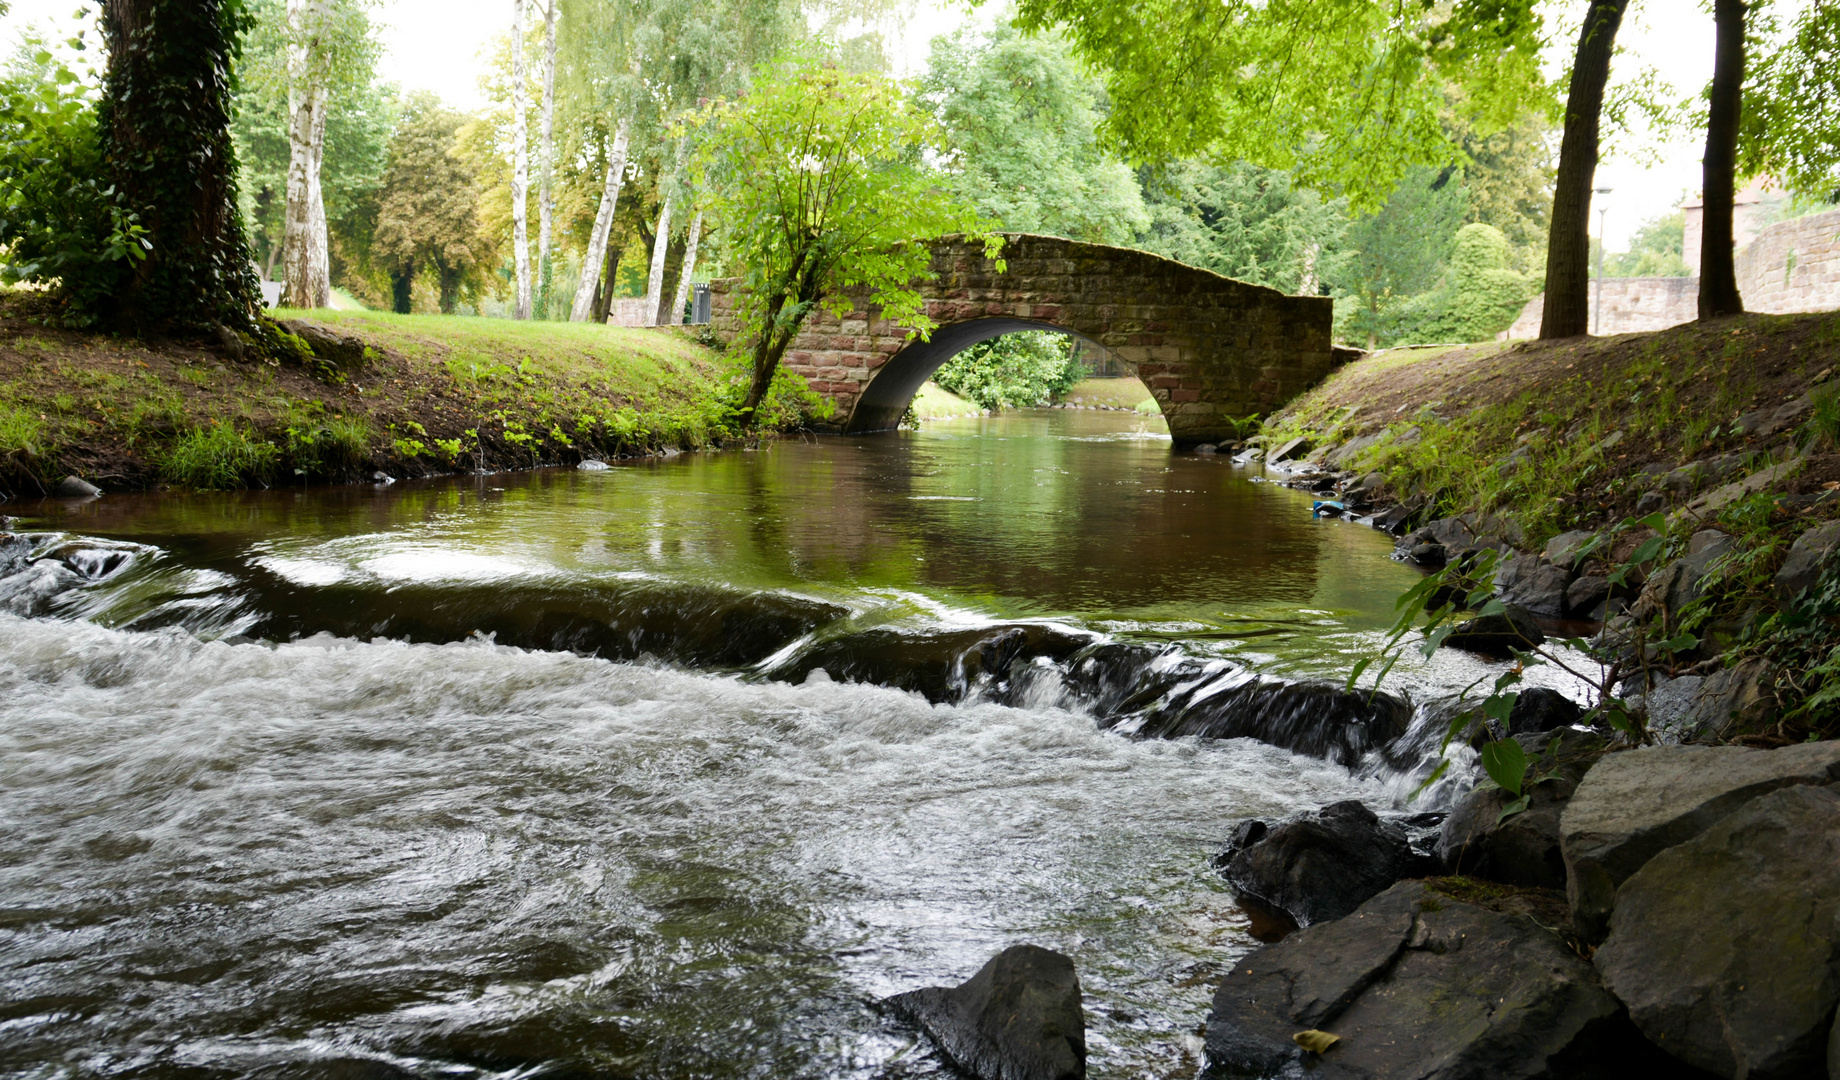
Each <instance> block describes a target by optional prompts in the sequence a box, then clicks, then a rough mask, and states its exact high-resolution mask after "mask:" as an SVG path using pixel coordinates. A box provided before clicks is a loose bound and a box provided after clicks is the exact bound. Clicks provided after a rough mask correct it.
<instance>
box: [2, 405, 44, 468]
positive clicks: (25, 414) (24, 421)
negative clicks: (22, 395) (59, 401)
mask: <svg viewBox="0 0 1840 1080" xmlns="http://www.w3.org/2000/svg"><path fill="white" fill-rule="evenodd" d="M44 428H45V425H44V421H42V420H40V419H39V418H38V414H37V413H35V412H33V411H32V410H30V409H27V408H21V407H20V406H17V405H0V457H11V456H12V455H14V454H28V455H36V454H40V453H43V452H44V450H45V449H46V447H45V443H44Z"/></svg>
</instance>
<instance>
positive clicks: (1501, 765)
mask: <svg viewBox="0 0 1840 1080" xmlns="http://www.w3.org/2000/svg"><path fill="white" fill-rule="evenodd" d="M1482 771H1483V772H1486V773H1488V774H1489V779H1490V780H1493V781H1495V783H1496V784H1498V785H1500V786H1501V789H1502V790H1503V791H1506V792H1508V793H1509V794H1511V795H1519V794H1520V793H1521V780H1522V779H1524V778H1525V777H1526V775H1527V751H1525V750H1522V749H1521V744H1520V743H1517V742H1515V741H1514V740H1513V739H1497V740H1496V741H1494V742H1492V743H1488V744H1487V745H1485V746H1483V748H1482Z"/></svg>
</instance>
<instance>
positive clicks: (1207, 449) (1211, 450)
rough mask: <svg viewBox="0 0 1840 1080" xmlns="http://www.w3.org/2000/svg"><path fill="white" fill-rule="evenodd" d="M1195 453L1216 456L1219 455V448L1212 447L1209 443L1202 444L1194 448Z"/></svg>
mask: <svg viewBox="0 0 1840 1080" xmlns="http://www.w3.org/2000/svg"><path fill="white" fill-rule="evenodd" d="M1195 453H1197V454H1218V453H1220V447H1218V446H1216V445H1214V444H1213V443H1211V442H1204V443H1202V444H1201V445H1200V446H1197V447H1195Z"/></svg>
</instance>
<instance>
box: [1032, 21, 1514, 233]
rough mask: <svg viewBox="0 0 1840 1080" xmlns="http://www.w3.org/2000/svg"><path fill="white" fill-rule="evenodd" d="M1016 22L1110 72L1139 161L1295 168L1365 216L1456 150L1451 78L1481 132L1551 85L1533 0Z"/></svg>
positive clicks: (1502, 123)
mask: <svg viewBox="0 0 1840 1080" xmlns="http://www.w3.org/2000/svg"><path fill="white" fill-rule="evenodd" d="M1017 24H1018V25H1019V26H1021V27H1023V28H1024V29H1028V30H1046V29H1049V28H1050V27H1055V26H1059V27H1062V28H1063V29H1064V31H1065V32H1066V34H1067V36H1068V39H1069V40H1070V41H1071V42H1072V44H1073V47H1074V49H1075V51H1076V52H1077V53H1078V54H1079V55H1080V56H1081V58H1083V59H1084V60H1086V61H1087V62H1088V63H1090V64H1092V65H1093V66H1094V67H1095V68H1097V69H1098V70H1100V71H1101V72H1102V73H1103V75H1104V79H1105V83H1106V89H1107V91H1108V94H1109V97H1110V100H1111V105H1112V108H1111V111H1110V112H1109V113H1108V114H1107V116H1106V124H1105V126H1106V128H1107V130H1108V131H1109V132H1110V134H1112V135H1113V136H1114V137H1116V138H1117V139H1118V141H1119V142H1120V144H1121V145H1122V146H1123V147H1124V148H1125V149H1126V150H1127V151H1128V152H1129V154H1130V155H1131V157H1132V158H1133V159H1134V160H1136V161H1140V162H1164V161H1172V160H1177V159H1180V158H1184V157H1189V156H1205V157H1208V158H1211V159H1213V160H1216V161H1234V160H1245V161H1250V162H1253V163H1255V164H1259V165H1263V166H1266V167H1269V168H1282V169H1291V170H1293V172H1294V173H1295V179H1296V181H1297V182H1298V183H1299V184H1302V185H1304V186H1308V187H1316V188H1320V189H1325V190H1337V191H1340V192H1342V193H1343V194H1345V195H1346V196H1347V197H1348V198H1349V199H1350V202H1351V203H1352V204H1353V205H1354V207H1355V208H1356V209H1358V210H1372V209H1375V208H1377V207H1378V206H1379V205H1380V204H1381V203H1383V202H1384V201H1385V199H1386V198H1387V197H1388V195H1389V193H1391V192H1392V191H1393V189H1394V188H1395V187H1397V186H1398V184H1399V182H1400V180H1401V179H1402V178H1403V177H1404V176H1405V175H1406V173H1407V172H1408V171H1409V170H1410V169H1411V168H1413V167H1414V166H1418V165H1431V166H1440V167H1441V166H1443V165H1446V164H1449V163H1451V162H1452V161H1454V160H1456V153H1457V147H1456V146H1455V145H1454V143H1453V142H1452V139H1451V137H1450V134H1449V132H1448V130H1447V127H1446V125H1444V124H1443V123H1442V122H1441V120H1440V113H1441V111H1442V110H1443V108H1444V106H1445V100H1446V99H1445V89H1446V88H1447V87H1460V88H1462V89H1463V90H1464V91H1465V95H1464V98H1463V100H1464V103H1465V104H1464V107H1465V108H1466V109H1467V110H1469V112H1470V114H1471V115H1472V116H1473V117H1474V118H1475V121H1476V124H1477V125H1478V127H1479V128H1480V129H1481V130H1484V131H1491V130H1497V129H1500V128H1504V127H1508V126H1510V125H1512V124H1513V123H1514V122H1515V121H1516V120H1517V119H1518V118H1519V117H1520V116H1521V115H1522V114H1523V113H1524V112H1525V111H1526V110H1527V109H1528V108H1529V107H1533V108H1535V109H1538V108H1541V107H1542V105H1543V103H1544V102H1545V100H1546V99H1547V95H1548V89H1547V84H1546V81H1545V79H1544V77H1543V76H1542V74H1541V71H1540V48H1541V45H1542V40H1541V39H1542V30H1543V23H1542V22H1541V19H1540V17H1539V13H1538V11H1537V8H1536V5H1535V3H1534V2H1533V0H1456V2H1454V3H1440V4H1429V3H1424V4H1416V3H1415V4H1410V5H1406V4H1397V3H1374V2H1373V0H1020V2H1019V4H1018V7H1017Z"/></svg>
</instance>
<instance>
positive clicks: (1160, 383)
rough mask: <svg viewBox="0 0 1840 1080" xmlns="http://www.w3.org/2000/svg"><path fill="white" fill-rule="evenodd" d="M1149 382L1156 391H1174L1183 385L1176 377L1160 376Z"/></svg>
mask: <svg viewBox="0 0 1840 1080" xmlns="http://www.w3.org/2000/svg"><path fill="white" fill-rule="evenodd" d="M1149 381H1150V387H1151V389H1154V390H1174V389H1175V388H1177V387H1178V386H1181V385H1182V380H1181V379H1180V378H1179V377H1177V376H1175V375H1158V376H1156V377H1155V378H1153V379H1151V380H1149Z"/></svg>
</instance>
